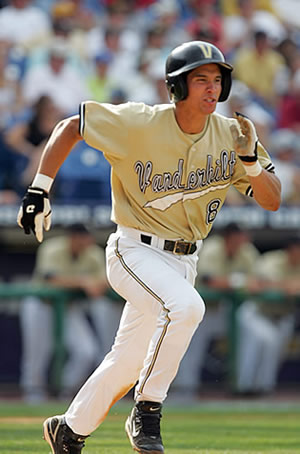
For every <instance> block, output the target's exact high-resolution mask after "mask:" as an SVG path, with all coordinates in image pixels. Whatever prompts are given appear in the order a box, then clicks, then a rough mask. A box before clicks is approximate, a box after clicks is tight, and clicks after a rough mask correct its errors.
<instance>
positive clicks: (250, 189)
mask: <svg viewBox="0 0 300 454" xmlns="http://www.w3.org/2000/svg"><path fill="white" fill-rule="evenodd" d="M246 195H247V196H248V197H253V189H252V187H251V186H248V188H247V190H246Z"/></svg>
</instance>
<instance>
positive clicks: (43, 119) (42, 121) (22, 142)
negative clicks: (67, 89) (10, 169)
mask: <svg viewBox="0 0 300 454" xmlns="http://www.w3.org/2000/svg"><path fill="white" fill-rule="evenodd" d="M62 118H63V114H62V112H61V111H60V110H59V109H58V108H57V107H56V106H55V104H54V103H53V101H52V99H51V98H50V97H49V96H41V97H40V98H39V99H38V100H37V101H36V103H35V104H34V105H33V106H32V108H31V109H30V112H29V113H28V115H26V116H23V117H22V118H21V119H20V120H19V121H16V122H15V123H14V124H13V125H12V126H11V127H9V128H7V129H6V131H5V133H4V140H5V143H6V145H7V146H9V147H10V148H11V149H12V150H13V151H14V153H16V154H18V155H21V156H23V159H22V161H23V164H22V165H20V167H19V172H18V173H19V174H18V175H15V178H16V177H18V180H19V184H20V185H21V187H22V188H23V189H24V188H25V187H27V186H28V184H30V182H31V181H32V178H33V176H34V174H35V172H36V168H37V165H38V162H39V159H40V156H41V153H42V151H43V147H44V145H45V142H46V140H47V139H48V138H49V135H50V133H51V132H52V130H53V128H54V126H55V125H56V124H57V123H58V121H59V120H61V119H62ZM23 189H22V190H23Z"/></svg>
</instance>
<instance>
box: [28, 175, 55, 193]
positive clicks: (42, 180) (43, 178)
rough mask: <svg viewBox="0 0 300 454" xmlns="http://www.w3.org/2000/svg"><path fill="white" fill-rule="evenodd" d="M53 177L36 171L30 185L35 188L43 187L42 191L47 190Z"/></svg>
mask: <svg viewBox="0 0 300 454" xmlns="http://www.w3.org/2000/svg"><path fill="white" fill-rule="evenodd" d="M53 181H54V179H53V178H51V177H48V175H43V174H42V173H37V174H36V176H35V177H34V179H33V182H32V185H31V186H35V187H37V188H41V189H44V191H47V192H49V191H50V189H51V186H52V183H53Z"/></svg>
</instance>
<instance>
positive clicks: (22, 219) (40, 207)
mask: <svg viewBox="0 0 300 454" xmlns="http://www.w3.org/2000/svg"><path fill="white" fill-rule="evenodd" d="M17 221H18V224H19V226H20V227H21V228H22V229H24V232H25V233H26V235H29V234H30V232H31V231H32V232H33V233H34V235H35V236H36V238H37V240H38V241H39V242H40V243H41V242H42V241H43V229H45V230H47V231H48V230H49V229H50V227H51V206H50V202H49V197H48V193H47V192H46V191H44V190H43V189H40V188H36V187H32V186H29V188H28V189H27V192H26V194H25V196H24V198H23V200H22V205H21V207H20V209H19V213H18V218H17Z"/></svg>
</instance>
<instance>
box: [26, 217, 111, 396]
mask: <svg viewBox="0 0 300 454" xmlns="http://www.w3.org/2000/svg"><path fill="white" fill-rule="evenodd" d="M33 285H42V286H45V285H49V286H52V287H55V288H58V289H68V290H70V289H72V290H78V291H80V292H81V293H82V295H81V296H80V298H79V299H76V300H75V299H74V300H73V301H72V302H69V303H68V304H67V307H66V315H65V320H64V323H65V328H64V343H65V348H66V350H67V353H68V357H67V362H66V364H65V366H64V370H63V377H62V385H63V389H62V393H63V394H64V395H66V396H68V397H71V396H72V393H73V391H74V390H75V389H77V388H78V386H80V384H81V382H82V380H84V379H85V378H86V376H87V374H88V373H89V372H90V370H91V368H92V367H93V366H95V364H96V363H98V362H99V361H100V360H101V358H102V357H103V355H104V353H106V352H105V351H103V349H101V343H100V341H99V338H97V337H96V335H95V333H94V331H93V330H92V327H91V325H90V323H89V322H88V320H87V318H86V316H85V314H86V312H87V311H88V312H89V314H90V316H91V319H92V321H93V322H94V327H95V328H96V330H97V331H98V335H99V336H101V330H102V328H103V323H104V324H105V323H106V320H104V321H103V319H102V310H103V309H102V307H101V306H102V304H105V303H104V302H103V298H104V295H105V293H106V291H107V289H108V284H107V281H106V272H105V258H104V251H103V249H102V248H101V247H100V246H98V245H96V244H95V242H94V239H93V236H92V235H91V233H90V232H89V231H88V230H87V229H86V228H85V227H84V226H83V225H82V224H73V225H71V226H69V228H68V229H67V232H66V234H65V235H63V236H60V237H53V238H51V239H49V240H47V241H46V242H44V243H43V244H42V245H41V246H40V247H39V249H38V251H37V259H36V266H35V270H34V274H33ZM106 309H107V307H106ZM117 323H118V320H115V325H114V326H113V327H112V330H113V329H115V328H116V324H117ZM21 327H22V337H23V357H22V374H21V385H22V387H23V390H24V397H25V399H27V400H29V401H35V400H40V399H42V398H45V397H46V389H47V371H48V367H49V362H50V359H51V351H52V346H53V307H52V305H51V303H50V302H49V301H42V300H40V299H38V298H36V297H28V298H27V300H26V301H23V303H22V305H21ZM102 334H103V333H102ZM107 335H109V339H105V345H106V346H107V345H109V343H110V342H111V341H112V340H113V335H114V332H113V331H112V332H110V333H108V334H107ZM78 339H80V342H78Z"/></svg>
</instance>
